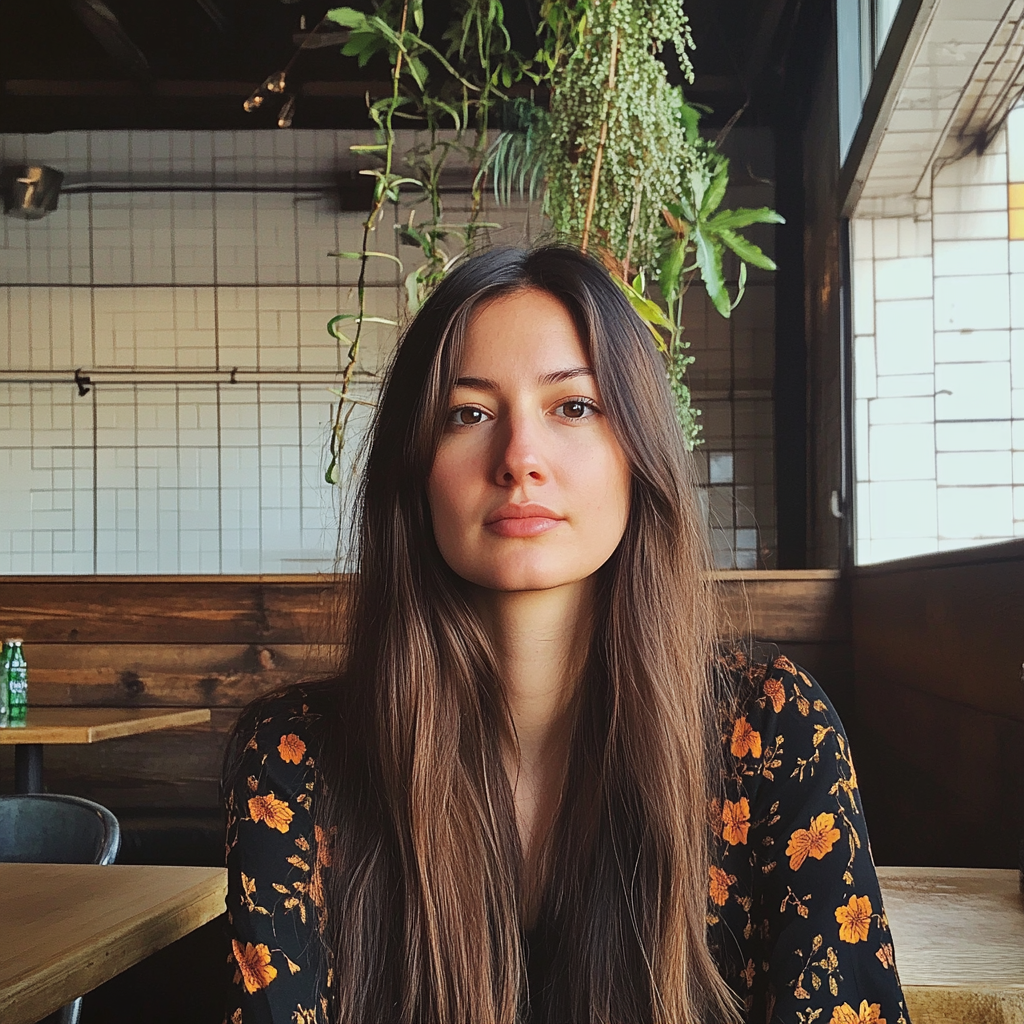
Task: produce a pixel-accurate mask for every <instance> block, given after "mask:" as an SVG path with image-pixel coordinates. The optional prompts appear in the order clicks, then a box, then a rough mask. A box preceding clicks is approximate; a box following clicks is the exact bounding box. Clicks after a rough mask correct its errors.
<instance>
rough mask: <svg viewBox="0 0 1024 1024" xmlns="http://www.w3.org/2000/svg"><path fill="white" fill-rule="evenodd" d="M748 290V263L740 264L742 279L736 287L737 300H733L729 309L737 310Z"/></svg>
mask: <svg viewBox="0 0 1024 1024" xmlns="http://www.w3.org/2000/svg"><path fill="white" fill-rule="evenodd" d="M746 290H747V265H746V263H741V264H740V279H739V282H738V283H737V287H736V298H735V299H733V300H732V305H731V306H730V307H729V309H730V310H733V309H735V308H736V307H737V306H738V305H739V304H740V300H741V299H742V298H743V295H744V293H745V292H746Z"/></svg>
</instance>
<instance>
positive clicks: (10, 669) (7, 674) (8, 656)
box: [4, 639, 28, 722]
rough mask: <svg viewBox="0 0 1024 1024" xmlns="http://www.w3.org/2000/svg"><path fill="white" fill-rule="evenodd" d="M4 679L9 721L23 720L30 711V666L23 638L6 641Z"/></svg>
mask: <svg viewBox="0 0 1024 1024" xmlns="http://www.w3.org/2000/svg"><path fill="white" fill-rule="evenodd" d="M4 681H5V683H6V690H7V721H8V722H23V721H25V715H26V713H27V712H28V666H27V665H26V664H25V655H24V654H23V653H22V650H21V640H17V639H12V640H7V641H5V642H4Z"/></svg>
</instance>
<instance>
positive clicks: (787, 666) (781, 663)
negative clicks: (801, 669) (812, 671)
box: [772, 657, 797, 676]
mask: <svg viewBox="0 0 1024 1024" xmlns="http://www.w3.org/2000/svg"><path fill="white" fill-rule="evenodd" d="M772 668H778V669H782V671H783V672H788V673H789V674H790V675H792V676H795V675H796V674H797V673H796V665H794V664H793V662H791V661H790V660H789V658H786V657H778V658H776V659H775V661H774V662H772Z"/></svg>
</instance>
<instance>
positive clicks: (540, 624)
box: [480, 579, 593, 770]
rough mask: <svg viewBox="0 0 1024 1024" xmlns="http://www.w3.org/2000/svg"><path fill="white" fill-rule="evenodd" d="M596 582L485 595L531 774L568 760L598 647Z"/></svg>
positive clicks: (484, 608)
mask: <svg viewBox="0 0 1024 1024" xmlns="http://www.w3.org/2000/svg"><path fill="white" fill-rule="evenodd" d="M592 605H593V582H592V580H591V579H587V580H583V581H581V582H579V583H575V584H572V585H569V586H565V587H557V588H555V589H552V590H541V591H523V592H518V593H505V592H500V591H486V592H483V593H482V594H481V605H480V608H481V613H482V618H483V621H484V626H485V628H486V629H487V630H488V632H489V633H490V635H491V640H492V643H493V644H494V648H495V652H496V653H497V656H498V658H499V664H500V669H501V674H502V678H503V679H504V683H505V695H506V699H507V701H508V705H509V710H510V711H511V715H512V724H513V725H514V727H515V730H516V737H517V739H518V743H519V752H518V753H519V763H520V767H521V768H522V769H523V770H531V769H535V768H539V767H541V766H542V765H545V764H548V765H550V764H551V762H552V759H555V760H556V761H557V760H559V759H562V758H563V757H564V754H565V751H566V750H567V747H568V739H569V732H570V722H569V721H568V718H569V712H570V709H571V706H572V699H573V696H574V694H575V691H576V685H577V682H578V680H579V677H580V675H581V673H582V670H583V666H584V663H585V661H586V657H587V651H588V649H589V646H590V636H591V629H592V625H591V614H592Z"/></svg>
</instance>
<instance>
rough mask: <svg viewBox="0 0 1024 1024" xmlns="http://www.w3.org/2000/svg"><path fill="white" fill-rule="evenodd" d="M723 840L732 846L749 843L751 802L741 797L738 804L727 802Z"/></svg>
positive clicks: (723, 817) (723, 818) (723, 816)
mask: <svg viewBox="0 0 1024 1024" xmlns="http://www.w3.org/2000/svg"><path fill="white" fill-rule="evenodd" d="M722 823H723V824H722V838H723V839H724V840H725V841H726V842H727V843H728V844H729V845H730V846H736V845H737V844H738V843H743V844H744V845H745V844H746V842H747V830H748V829H749V828H750V801H749V800H748V799H747V798H746V797H745V796H741V797H740V798H739V801H738V802H737V803H733V802H732V801H731V800H726V801H725V804H724V806H723V807H722Z"/></svg>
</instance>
